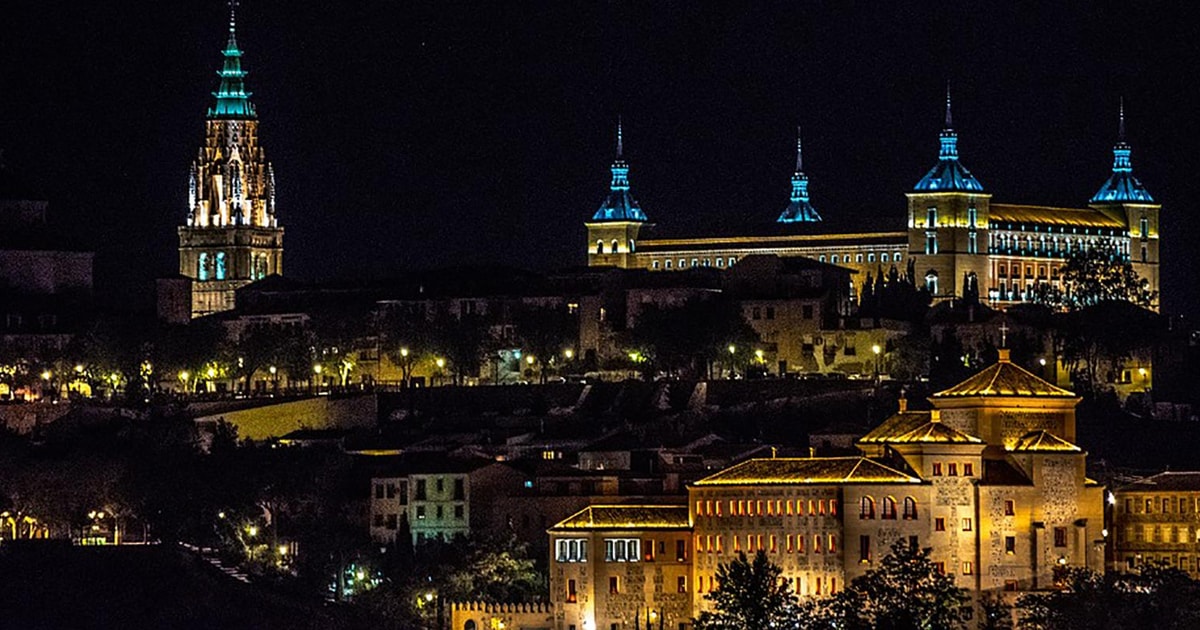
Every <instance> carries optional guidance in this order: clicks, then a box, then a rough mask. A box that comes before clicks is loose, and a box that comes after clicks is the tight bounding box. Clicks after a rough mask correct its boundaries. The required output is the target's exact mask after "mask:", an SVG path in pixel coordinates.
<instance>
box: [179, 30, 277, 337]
mask: <svg viewBox="0 0 1200 630" xmlns="http://www.w3.org/2000/svg"><path fill="white" fill-rule="evenodd" d="M234 26H235V22H234V19H233V16H232V14H231V15H230V20H229V41H228V43H227V44H226V46H225V50H223V51H222V55H224V57H225V62H224V65H223V67H222V68H221V70H220V71H219V72H218V75H219V76H220V77H221V83H220V86H219V87H218V89H217V91H216V92H214V93H213V95H214V96H215V97H216V99H217V102H216V105H215V106H214V107H213V108H212V109H210V110H208V119H207V120H206V121H205V130H206V133H205V142H204V146H202V147H201V148H200V151H199V155H198V156H197V158H196V160H195V161H194V162H192V167H191V172H190V175H189V178H188V214H187V224H186V225H183V226H180V228H179V273H180V275H183V276H185V277H187V278H190V279H191V280H192V290H191V294H192V300H191V301H192V304H191V308H192V317H200V316H202V315H208V314H210V313H216V312H220V311H225V310H229V309H232V308H233V306H234V302H233V296H234V291H235V290H236V289H237V288H238V287H241V286H244V285H247V284H249V283H251V282H253V281H255V280H260V279H262V278H265V277H267V276H268V275H272V274H282V273H283V228H282V227H280V226H279V224H278V222H277V221H276V220H275V171H274V170H273V169H272V168H271V164H270V162H267V160H266V157H265V156H264V154H263V149H262V147H261V146H260V145H259V143H258V115H257V113H256V112H255V111H254V105H253V104H252V103H251V102H250V93H249V92H247V91H246V86H245V83H244V81H243V79H244V78H245V76H246V72H245V71H244V70H242V51H241V49H240V48H238V44H237V39H236V37H235V29H234Z"/></svg>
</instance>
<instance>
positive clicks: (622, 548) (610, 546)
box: [604, 538, 642, 562]
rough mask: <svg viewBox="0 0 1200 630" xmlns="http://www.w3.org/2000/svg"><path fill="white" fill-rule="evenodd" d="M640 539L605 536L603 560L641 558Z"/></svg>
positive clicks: (624, 560) (619, 560)
mask: <svg viewBox="0 0 1200 630" xmlns="http://www.w3.org/2000/svg"><path fill="white" fill-rule="evenodd" d="M641 543H642V541H641V540H638V539H637V538H605V539H604V561H605V562H637V561H638V559H639V558H641Z"/></svg>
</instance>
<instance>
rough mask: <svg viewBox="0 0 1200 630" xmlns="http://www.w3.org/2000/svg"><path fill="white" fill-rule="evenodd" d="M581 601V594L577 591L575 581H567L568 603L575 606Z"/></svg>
mask: <svg viewBox="0 0 1200 630" xmlns="http://www.w3.org/2000/svg"><path fill="white" fill-rule="evenodd" d="M577 601H579V593H578V592H577V591H576V590H575V580H567V603H568V604H574V603H575V602H577Z"/></svg>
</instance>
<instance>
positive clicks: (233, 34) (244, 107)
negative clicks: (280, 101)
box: [208, 2, 255, 118]
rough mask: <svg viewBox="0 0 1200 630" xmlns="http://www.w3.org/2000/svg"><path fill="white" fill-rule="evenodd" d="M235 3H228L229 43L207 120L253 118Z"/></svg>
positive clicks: (253, 113)
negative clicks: (239, 45)
mask: <svg viewBox="0 0 1200 630" xmlns="http://www.w3.org/2000/svg"><path fill="white" fill-rule="evenodd" d="M236 8H237V2H230V3H229V41H228V42H227V43H226V44H225V50H222V51H221V55H222V56H224V57H225V63H224V64H223V65H222V67H221V70H220V71H219V72H217V76H219V77H221V85H220V86H219V87H218V88H217V91H216V92H213V93H212V94H213V96H215V97H217V105H216V107H213V108H212V109H210V110H208V117H209V118H254V117H255V112H254V105H253V104H252V103H251V102H250V92H247V91H246V84H245V81H244V79H245V77H246V71H245V70H242V50H241V49H240V48H238V44H237V14H236Z"/></svg>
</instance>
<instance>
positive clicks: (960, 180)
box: [913, 89, 983, 192]
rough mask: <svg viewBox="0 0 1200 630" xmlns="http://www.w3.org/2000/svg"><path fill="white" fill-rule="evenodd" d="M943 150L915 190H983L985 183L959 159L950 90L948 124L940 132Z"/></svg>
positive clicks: (947, 112) (947, 109)
mask: <svg viewBox="0 0 1200 630" xmlns="http://www.w3.org/2000/svg"><path fill="white" fill-rule="evenodd" d="M939 139H940V140H941V145H942V146H941V150H940V151H939V152H938V163H937V164H936V165H935V166H934V167H933V168H931V169H929V172H928V173H926V174H925V177H922V178H921V181H919V182H917V185H916V186H914V187H913V190H917V191H922V192H983V184H980V183H979V180H978V179H975V176H974V175H972V174H971V171H968V170H967V167H965V166H963V165H962V162H959V161H958V134H957V133H955V132H954V125H953V121H952V119H951V117H950V90H949V89H947V90H946V125H945V127H944V128H943V129H942V133H941V134H939Z"/></svg>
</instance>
